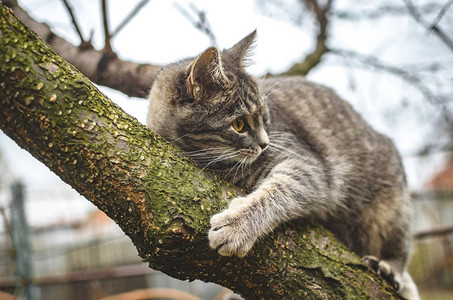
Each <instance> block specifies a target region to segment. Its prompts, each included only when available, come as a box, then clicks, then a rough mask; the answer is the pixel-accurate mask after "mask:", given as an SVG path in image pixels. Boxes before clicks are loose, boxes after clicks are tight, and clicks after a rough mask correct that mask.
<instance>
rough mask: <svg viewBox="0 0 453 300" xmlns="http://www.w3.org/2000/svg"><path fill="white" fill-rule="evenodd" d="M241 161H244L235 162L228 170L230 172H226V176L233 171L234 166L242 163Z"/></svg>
mask: <svg viewBox="0 0 453 300" xmlns="http://www.w3.org/2000/svg"><path fill="white" fill-rule="evenodd" d="M241 161H242V160H240V161H238V162H236V163H235V164H234V166H232V167H231V169H230V170H229V171H228V173H226V175H225V177H228V175H229V174H230V173H231V171H233V170H234V168H235V167H236V166H237V165H239V164H240V163H241ZM235 177H236V176H235ZM233 181H234V178H233Z"/></svg>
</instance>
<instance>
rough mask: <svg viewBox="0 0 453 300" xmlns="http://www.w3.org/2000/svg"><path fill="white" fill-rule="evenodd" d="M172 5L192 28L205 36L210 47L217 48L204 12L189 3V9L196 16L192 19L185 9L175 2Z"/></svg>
mask: <svg viewBox="0 0 453 300" xmlns="http://www.w3.org/2000/svg"><path fill="white" fill-rule="evenodd" d="M173 5H174V7H175V8H176V9H177V10H178V11H179V12H180V13H181V14H182V15H183V16H184V17H185V18H186V19H187V20H188V21H189V22H190V23H192V26H193V27H195V28H196V29H198V30H200V31H201V32H202V33H204V34H206V35H207V37H208V38H209V40H210V41H211V45H212V46H215V47H217V40H216V38H215V35H214V33H213V31H212V29H211V25H210V24H209V21H208V19H207V17H206V13H205V12H204V11H202V10H200V9H198V8H197V7H196V6H195V4H193V3H190V5H189V7H190V9H191V10H192V12H193V13H194V14H195V16H196V17H194V16H192V15H191V14H190V12H188V11H187V9H185V8H184V7H183V6H181V5H179V4H178V3H177V2H175V3H173Z"/></svg>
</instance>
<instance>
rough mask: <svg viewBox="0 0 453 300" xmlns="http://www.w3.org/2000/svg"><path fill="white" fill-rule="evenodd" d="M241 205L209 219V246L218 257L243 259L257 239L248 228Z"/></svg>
mask: <svg viewBox="0 0 453 300" xmlns="http://www.w3.org/2000/svg"><path fill="white" fill-rule="evenodd" d="M243 209H244V208H243V206H242V205H237V206H236V205H233V208H231V205H230V208H228V209H226V210H224V211H222V212H220V213H218V214H216V215H214V216H213V217H212V218H211V229H210V230H209V234H208V238H209V246H210V247H211V248H212V249H217V250H218V252H219V254H220V255H223V256H231V255H237V256H239V257H243V256H245V255H246V254H247V252H249V250H250V249H251V248H252V246H253V244H254V243H255V241H256V239H257V237H256V236H254V235H253V233H252V232H251V230H250V228H248V224H247V219H246V218H245V217H244V212H243Z"/></svg>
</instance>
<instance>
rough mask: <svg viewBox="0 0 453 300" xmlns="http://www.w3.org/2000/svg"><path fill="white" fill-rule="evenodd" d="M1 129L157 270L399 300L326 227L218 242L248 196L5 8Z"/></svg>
mask: <svg viewBox="0 0 453 300" xmlns="http://www.w3.org/2000/svg"><path fill="white" fill-rule="evenodd" d="M0 6H1V7H0V12H1V13H0V128H1V129H2V130H3V131H4V132H5V133H6V134H7V135H9V136H10V137H11V138H12V139H14V140H15V141H16V142H17V143H18V144H19V145H20V146H21V147H23V148H25V149H26V150H27V151H29V152H30V153H31V154H32V155H34V156H35V157H36V158H37V159H39V160H40V161H41V162H43V163H44V164H45V165H46V166H48V167H49V168H50V169H51V170H52V171H53V172H55V173H56V174H57V175H58V176H60V177H61V178H62V179H63V180H64V181H65V182H67V183H68V184H69V185H71V186H72V187H74V188H75V189H76V190H77V191H78V192H79V193H81V194H82V195H84V196H85V197H86V198H87V199H88V200H89V201H91V202H92V203H94V204H95V205H96V206H97V207H99V209H101V210H102V211H104V212H105V213H106V214H107V215H108V216H109V217H110V218H112V219H113V220H114V221H115V222H116V223H117V224H118V225H119V226H120V227H121V228H122V230H123V231H124V232H125V233H126V234H127V235H128V236H129V237H130V238H131V240H132V242H133V243H134V245H135V247H136V248H137V249H138V252H139V255H140V256H141V257H142V258H143V260H144V261H145V262H147V263H148V264H149V266H150V267H151V268H153V269H155V270H160V271H162V272H164V273H166V274H168V275H170V276H173V277H176V278H179V279H183V280H185V279H188V280H194V279H201V280H204V281H210V282H216V283H219V284H221V285H223V286H226V287H229V288H231V289H232V290H234V291H236V292H238V293H240V294H241V295H242V296H244V297H246V298H250V299H259V298H263V299H264V298H266V299H357V298H360V299H362V298H376V299H393V298H398V297H399V296H398V295H397V294H396V293H395V291H394V290H393V289H392V288H391V287H390V286H389V285H388V284H386V282H384V281H383V280H382V279H381V278H380V277H379V276H377V275H376V274H375V273H373V272H372V271H371V269H370V268H368V267H367V266H365V265H364V263H363V262H362V260H361V259H360V258H359V257H357V256H356V255H354V254H353V253H351V252H349V250H348V249H346V248H345V247H344V246H343V245H342V244H340V243H339V242H338V241H337V240H336V239H335V237H334V236H333V235H332V234H330V233H329V232H327V231H326V230H324V229H323V228H321V227H312V226H309V225H305V224H303V223H302V221H299V222H293V223H290V224H285V225H282V226H280V227H279V228H278V229H277V230H275V232H273V233H272V234H270V235H269V236H267V237H266V238H264V239H263V240H261V241H260V242H258V243H257V244H256V246H255V247H254V248H253V249H252V251H251V253H250V254H249V255H248V256H246V257H245V258H243V259H239V258H237V257H221V256H219V255H218V254H217V253H216V252H215V251H213V250H211V249H210V248H209V246H208V241H207V231H208V229H209V219H210V217H211V215H212V214H214V213H216V212H218V211H220V210H221V209H222V208H224V207H225V206H226V204H227V200H229V199H231V198H233V197H234V196H235V194H236V193H237V191H236V189H235V188H234V187H232V186H231V185H229V184H228V183H225V182H223V181H221V180H220V179H218V178H217V177H216V176H214V175H212V174H209V173H206V172H201V171H200V169H198V168H197V167H196V166H195V165H194V164H193V163H192V162H191V161H190V160H189V159H187V158H186V157H185V156H184V155H183V154H182V153H181V152H180V151H179V150H177V149H176V148H174V147H173V146H172V145H170V144H168V143H167V142H165V141H164V140H163V139H162V138H160V137H159V136H157V135H156V134H155V133H153V132H151V131H150V130H148V129H147V128H146V127H145V126H143V125H142V124H140V123H139V122H138V121H136V120H135V119H134V118H132V117H131V116H129V115H127V114H126V113H125V112H123V111H122V110H121V109H120V108H119V107H117V106H116V105H115V104H113V103H112V102H111V101H109V100H108V99H107V98H106V97H105V96H103V95H102V93H100V92H99V91H98V90H97V89H96V88H95V87H94V86H93V85H92V84H91V83H90V82H89V80H88V79H87V78H86V77H85V76H83V75H82V74H81V73H79V72H78V71H77V70H76V69H75V68H74V67H73V66H72V65H70V64H69V63H67V62H66V61H65V60H63V59H62V58H61V57H60V56H58V55H57V54H56V53H55V52H54V50H53V49H52V48H50V47H49V45H48V44H46V43H45V42H43V41H42V40H40V39H39V38H38V36H37V35H36V34H34V33H33V32H31V31H30V30H29V29H28V28H26V27H25V26H24V25H23V24H22V23H21V22H20V21H18V20H17V18H16V17H15V16H14V15H13V13H12V12H11V11H10V10H8V9H6V8H5V7H4V6H3V4H0Z"/></svg>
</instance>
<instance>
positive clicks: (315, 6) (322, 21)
mask: <svg viewBox="0 0 453 300" xmlns="http://www.w3.org/2000/svg"><path fill="white" fill-rule="evenodd" d="M304 1H305V3H306V5H307V6H308V7H310V8H311V9H312V10H313V13H314V14H315V17H316V21H317V23H318V27H319V30H318V35H317V37H316V47H315V49H314V50H313V52H312V53H310V54H308V55H307V56H306V57H305V58H304V60H303V61H302V62H300V63H297V64H295V65H293V66H292V67H291V68H290V69H289V70H288V71H286V72H285V73H284V74H282V75H289V76H293V75H307V74H308V72H310V71H311V70H312V69H313V68H314V67H315V66H317V65H318V64H319V63H320V62H321V57H322V56H323V55H324V54H325V53H326V52H327V51H328V48H327V46H326V40H327V29H328V21H329V20H328V17H327V16H328V14H329V12H330V9H331V7H332V2H333V0H329V1H327V3H326V4H325V5H324V6H321V5H320V3H319V1H318V0H304Z"/></svg>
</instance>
